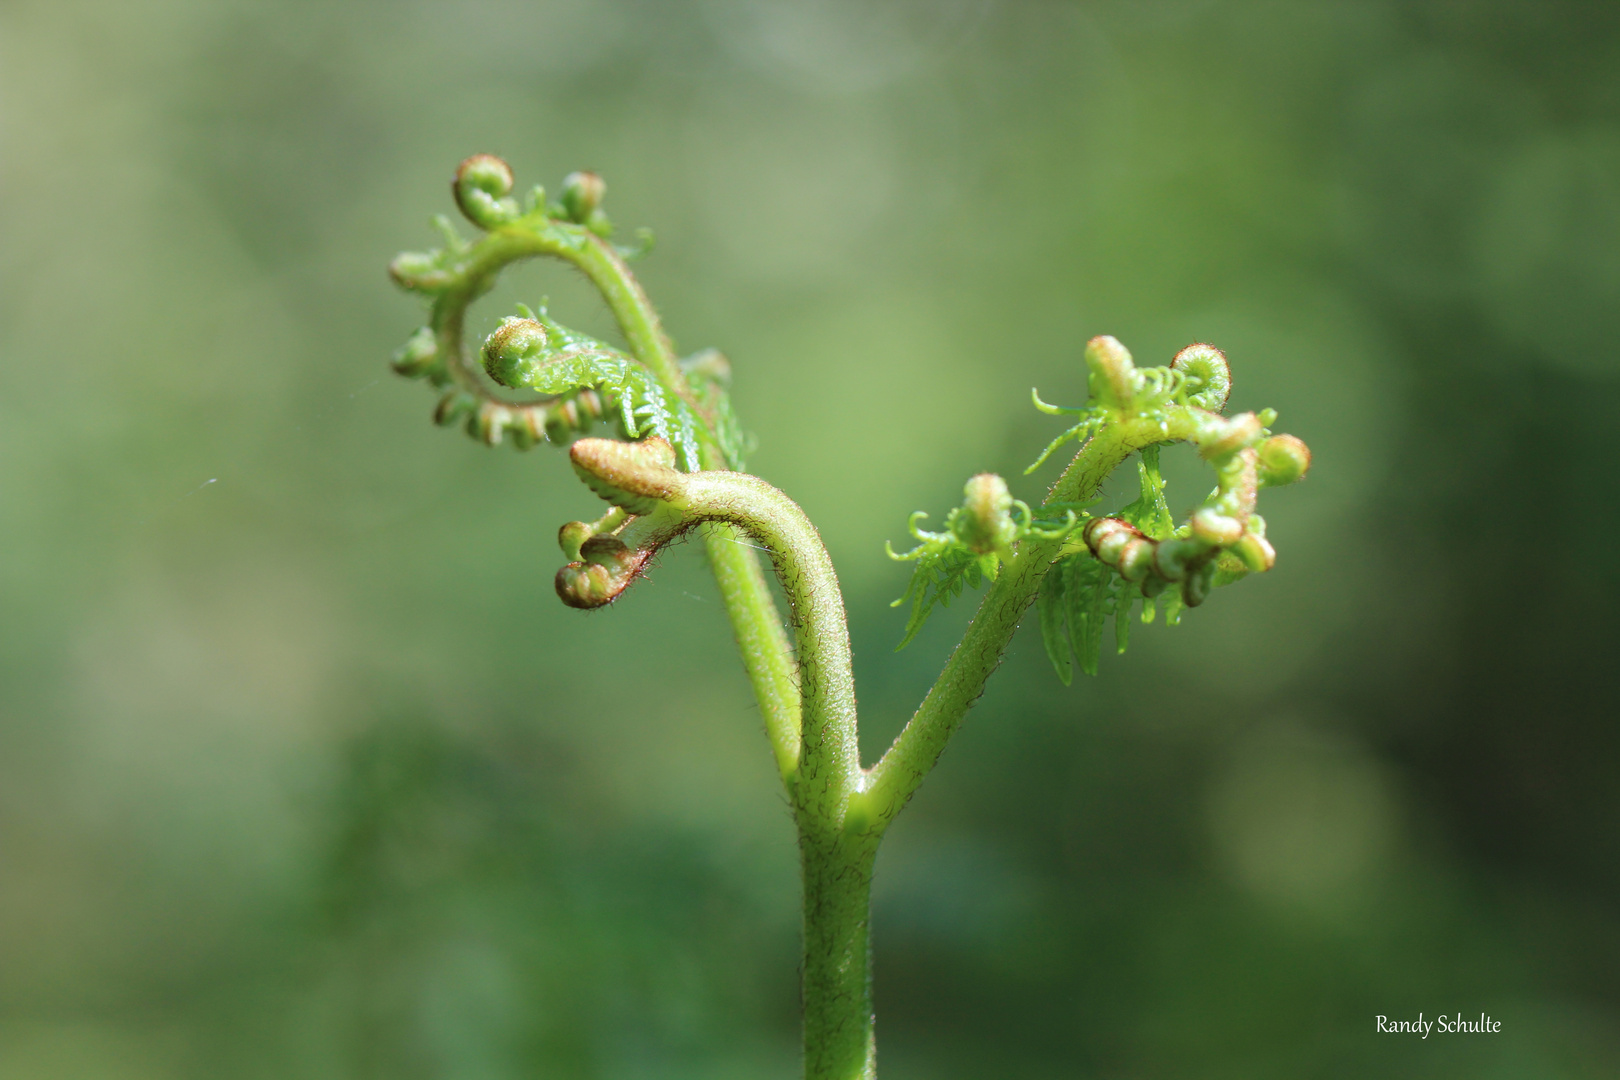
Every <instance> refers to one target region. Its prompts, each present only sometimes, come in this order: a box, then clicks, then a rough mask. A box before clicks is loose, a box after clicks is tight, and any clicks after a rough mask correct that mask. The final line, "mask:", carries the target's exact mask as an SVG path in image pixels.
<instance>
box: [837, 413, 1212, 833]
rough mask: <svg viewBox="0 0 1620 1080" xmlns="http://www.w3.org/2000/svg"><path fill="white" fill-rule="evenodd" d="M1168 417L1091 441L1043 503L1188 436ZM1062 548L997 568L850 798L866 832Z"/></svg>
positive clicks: (916, 781) (985, 670)
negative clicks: (963, 628)
mask: <svg viewBox="0 0 1620 1080" xmlns="http://www.w3.org/2000/svg"><path fill="white" fill-rule="evenodd" d="M1165 412H1166V421H1165V423H1164V425H1163V426H1161V424H1160V423H1159V422H1158V421H1156V420H1146V419H1142V418H1126V419H1122V420H1120V421H1118V422H1117V423H1113V424H1109V425H1108V426H1106V427H1104V428H1103V429H1102V430H1101V431H1100V432H1098V433H1097V434H1096V435H1094V436H1092V438H1091V439H1090V441H1088V442H1087V443H1086V445H1085V446H1084V447H1083V448H1082V449H1081V451H1080V452H1079V453H1078V454H1076V455H1075V457H1074V460H1073V461H1071V462H1070V463H1069V467H1068V468H1067V469H1065V470H1064V471H1063V475H1061V476H1060V477H1058V479H1057V482H1056V483H1055V484H1053V485H1052V490H1051V492H1050V493H1049V494H1048V495H1047V501H1048V502H1085V501H1088V500H1090V499H1091V498H1093V497H1094V496H1095V495H1096V493H1097V492H1098V490H1099V489H1100V488H1101V487H1102V484H1103V481H1104V480H1106V479H1107V478H1108V476H1109V474H1110V473H1112V472H1113V471H1114V469H1115V468H1117V467H1118V466H1119V465H1120V463H1121V462H1123V461H1124V460H1125V459H1126V458H1127V457H1129V456H1130V454H1131V453H1132V452H1133V451H1136V450H1139V449H1141V448H1142V447H1144V446H1151V445H1153V444H1154V443H1159V442H1166V441H1173V440H1178V439H1185V438H1189V437H1190V436H1191V435H1192V433H1193V430H1194V427H1195V424H1196V415H1195V410H1193V409H1191V408H1189V407H1185V406H1175V407H1171V408H1169V409H1167V410H1165ZM1064 543H1066V541H1065V540H1062V539H1057V540H1047V539H1040V538H1034V537H1032V538H1029V539H1026V540H1024V541H1022V542H1021V543H1020V544H1019V550H1018V553H1017V555H1016V556H1015V557H1014V558H1013V559H1012V561H1011V562H1009V563H1007V564H1006V565H1005V566H1003V567H1002V570H1001V573H1000V575H999V576H998V577H997V578H996V582H995V584H994V585H992V586H991V587H990V590H989V592H987V593H986V594H985V597H984V599H983V600H982V601H981V602H980V604H979V609H978V611H977V612H976V613H975V614H974V616H973V621H972V623H970V624H969V625H968V629H967V632H966V633H965V634H964V635H963V637H962V641H961V643H960V644H959V645H957V647H956V649H955V650H954V651H953V652H952V653H951V655H950V658H949V659H948V660H947V661H946V662H945V667H944V669H943V670H942V671H941V672H940V675H939V678H938V679H937V680H936V681H935V683H934V685H933V687H932V688H931V689H929V691H928V696H927V697H925V698H924V699H923V702H922V704H921V705H920V706H918V708H917V711H916V713H915V714H913V715H912V717H911V720H910V721H909V722H908V723H907V724H906V726H905V728H904V729H903V730H902V731H901V732H900V734H899V736H898V737H896V738H895V740H894V744H893V745H892V746H890V747H889V749H888V752H887V753H885V754H884V755H883V757H882V759H880V760H879V761H878V763H877V764H876V765H874V766H873V767H872V768H871V769H870V770H868V772H867V774H866V778H865V789H864V790H863V791H862V792H861V793H860V794H859V795H858V796H857V797H856V800H855V802H856V803H857V804H858V808H857V807H855V806H852V808H851V814H852V816H854V815H856V814H859V815H860V816H862V817H866V818H869V819H870V820H871V822H872V825H871V828H872V829H873V830H874V831H875V832H879V833H881V832H882V830H884V829H885V828H887V827H888V825H889V823H890V822H892V821H893V820H894V818H895V815H897V814H899V813H900V811H901V809H903V808H904V807H905V805H906V803H907V802H908V801H909V800H910V799H911V796H912V795H913V794H915V793H916V791H917V788H918V786H920V785H921V784H922V781H923V778H924V777H926V776H927V775H928V773H929V772H930V771H931V770H932V769H933V767H934V765H935V763H936V762H938V761H939V756H940V754H941V753H943V752H944V750H945V744H946V743H948V742H949V741H950V738H951V736H952V735H953V734H955V733H956V729H957V728H959V727H960V726H961V725H962V720H963V718H964V717H966V716H967V711H968V709H970V708H972V706H973V703H974V702H975V701H977V700H978V699H979V696H980V695H981V694H982V693H983V692H984V685H985V683H986V682H987V681H988V680H989V678H990V676H991V675H992V674H993V673H994V672H995V670H996V668H997V666H999V665H1000V663H1001V657H1002V655H1003V654H1004V653H1005V652H1006V651H1007V644H1008V642H1010V641H1011V640H1012V636H1013V632H1014V631H1015V630H1017V629H1018V622H1019V620H1020V619H1022V618H1023V616H1024V612H1025V611H1027V610H1028V609H1029V605H1030V604H1031V603H1032V602H1033V601H1034V600H1035V595H1036V593H1037V592H1038V591H1039V589H1040V583H1041V579H1042V578H1043V577H1044V576H1045V575H1046V572H1047V571H1048V570H1049V569H1051V566H1052V560H1053V559H1055V558H1056V557H1057V556H1058V553H1059V552H1060V551H1061V550H1062V548H1063V545H1064Z"/></svg>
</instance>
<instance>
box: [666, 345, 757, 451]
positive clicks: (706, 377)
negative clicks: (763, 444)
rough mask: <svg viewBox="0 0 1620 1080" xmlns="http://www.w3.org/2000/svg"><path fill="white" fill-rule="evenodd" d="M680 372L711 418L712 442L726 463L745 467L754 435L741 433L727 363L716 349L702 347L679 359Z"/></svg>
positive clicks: (728, 363)
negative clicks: (698, 350) (718, 448)
mask: <svg viewBox="0 0 1620 1080" xmlns="http://www.w3.org/2000/svg"><path fill="white" fill-rule="evenodd" d="M681 371H682V372H683V373H684V374H685V375H686V382H687V385H689V386H690V387H691V388H692V394H693V396H694V397H696V398H697V400H698V407H699V408H701V409H703V411H704V412H706V413H707V414H708V416H709V419H710V421H711V424H710V428H711V430H713V432H714V441H715V442H717V443H719V444H720V452H721V453H722V454H724V455H725V456H726V464H728V465H729V466H730V467H731V468H733V469H735V470H736V471H738V472H743V471H744V470H745V469H746V467H747V459H748V455H749V454H751V453H753V452H754V437H753V435H752V434H749V433H745V432H744V431H743V429H742V424H741V423H740V422H739V421H738V419H737V413H736V410H734V409H733V408H732V407H731V393H730V390H731V364H730V362H729V361H727V360H726V358H725V357H724V356H723V355H721V353H720V351H719V350H718V349H704V350H703V351H702V352H699V353H695V354H693V355H692V356H689V357H687V358H686V359H684V360H682V361H681Z"/></svg>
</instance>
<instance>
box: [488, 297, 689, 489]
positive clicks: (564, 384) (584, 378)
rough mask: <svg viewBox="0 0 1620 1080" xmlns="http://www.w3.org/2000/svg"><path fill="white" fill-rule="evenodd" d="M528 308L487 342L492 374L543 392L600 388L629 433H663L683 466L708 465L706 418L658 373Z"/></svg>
mask: <svg viewBox="0 0 1620 1080" xmlns="http://www.w3.org/2000/svg"><path fill="white" fill-rule="evenodd" d="M523 311H524V314H523V315H521V316H508V317H507V318H506V319H504V320H502V322H501V325H500V326H499V327H497V328H496V330H495V332H494V333H493V334H490V335H489V337H488V338H487V339H486V340H485V342H484V350H483V356H484V370H485V371H487V372H488V373H489V377H490V378H492V379H494V380H495V381H496V382H498V383H500V384H501V385H502V386H509V387H512V388H513V389H523V390H538V391H539V392H540V393H542V394H569V393H573V392H576V391H584V390H590V391H594V392H595V393H597V394H599V395H601V397H602V399H603V402H604V405H605V408H606V409H607V411H608V413H609V414H617V419H618V421H619V426H620V429H621V433H622V434H623V435H624V437H625V438H627V439H640V438H644V437H646V436H649V435H652V436H657V437H658V438H660V439H664V440H666V441H667V442H668V443H669V444H670V445H671V446H673V447H674V448H675V453H676V455H677V458H678V460H679V462H680V465H681V467H682V468H683V469H685V470H686V471H688V472H692V471H695V470H696V469H698V468H700V467H701V466H700V464H699V453H700V450H701V444H700V441H699V432H701V431H702V430H703V426H704V425H703V420H702V419H701V418H700V417H698V416H697V415H696V414H695V413H694V412H693V411H692V409H691V407H690V406H688V405H687V404H686V402H684V401H682V400H681V399H680V398H678V397H676V396H674V395H673V394H670V393H669V392H667V391H666V390H665V389H664V387H663V386H662V385H661V384H660V383H659V382H658V380H657V379H656V378H655V377H654V376H653V374H652V372H650V371H648V370H647V369H646V368H644V367H642V366H641V365H640V364H638V363H636V362H635V361H634V360H632V359H631V358H630V357H628V356H625V355H624V354H623V353H621V352H619V351H618V350H617V349H614V348H611V347H610V346H608V345H604V344H603V343H602V342H600V341H597V340H596V339H594V338H590V337H586V336H585V335H584V334H580V333H576V332H575V331H572V330H569V329H567V328H566V327H564V326H562V325H560V324H559V323H557V322H556V321H554V320H552V319H550V318H548V317H547V316H546V314H545V312H544V311H541V312H539V313H538V314H537V313H535V312H531V311H529V310H528V309H527V308H524V309H523Z"/></svg>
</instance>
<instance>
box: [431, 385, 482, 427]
mask: <svg viewBox="0 0 1620 1080" xmlns="http://www.w3.org/2000/svg"><path fill="white" fill-rule="evenodd" d="M476 408H478V399H477V398H475V397H473V396H472V395H471V394H469V393H467V392H466V391H464V390H452V391H451V392H450V393H448V394H446V395H444V397H442V398H440V399H439V404H438V407H437V408H435V409H434V410H433V422H434V423H435V424H438V425H439V426H440V427H449V426H450V425H451V424H454V423H456V422H457V421H458V420H460V419H461V418H462V417H464V416H466V415H467V414H469V413H471V412H472V411H473V410H474V409H476Z"/></svg>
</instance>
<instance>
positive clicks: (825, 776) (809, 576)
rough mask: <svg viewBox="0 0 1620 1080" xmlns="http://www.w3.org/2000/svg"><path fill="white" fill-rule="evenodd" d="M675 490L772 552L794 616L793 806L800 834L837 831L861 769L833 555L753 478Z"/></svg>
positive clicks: (703, 479)
mask: <svg viewBox="0 0 1620 1080" xmlns="http://www.w3.org/2000/svg"><path fill="white" fill-rule="evenodd" d="M680 488H681V493H680V506H681V509H682V510H683V512H684V513H685V514H686V515H687V516H689V517H691V518H695V519H697V520H699V521H724V522H727V523H729V524H732V525H735V526H737V527H739V528H741V529H742V530H743V531H744V532H746V533H747V534H748V535H749V536H750V537H752V538H754V539H756V540H758V541H759V542H760V543H761V544H763V545H764V546H765V547H766V548H767V549H768V550H769V551H770V552H771V556H772V559H773V561H774V562H775V564H776V573H777V577H778V579H779V580H780V581H781V582H782V588H783V590H784V591H785V592H786V593H787V597H788V603H789V605H790V607H791V609H792V611H793V629H794V636H795V642H796V645H797V650H798V658H799V680H798V681H799V715H800V722H801V723H800V754H799V768H798V772H797V774H796V777H797V779H796V781H795V783H794V784H793V785H792V795H793V805H794V810H795V814H796V816H797V818H798V821H799V831H800V833H801V835H810V834H813V833H826V834H828V835H831V834H833V833H836V832H837V831H839V830H841V829H842V828H843V824H844V810H845V807H846V806H847V804H848V799H849V796H850V794H851V793H853V792H854V791H855V790H856V788H857V787H858V786H859V783H860V776H861V768H860V746H859V743H858V741H857V739H856V726H855V723H856V722H855V678H854V665H853V663H852V660H851V656H850V649H849V628H848V622H847V620H846V618H845V615H844V598H843V594H842V593H841V592H840V590H839V588H838V575H837V573H836V572H834V570H833V564H832V558H831V557H830V556H828V554H827V549H826V547H825V546H824V545H823V544H822V542H821V535H820V534H819V533H817V532H816V528H815V526H814V525H812V524H811V523H810V519H809V518H808V517H806V516H805V513H804V511H803V510H801V509H799V506H798V504H797V503H795V502H794V501H793V500H792V499H790V498H788V497H787V496H786V495H784V494H782V492H780V491H778V490H777V489H776V488H774V487H772V486H771V485H769V484H767V483H766V482H765V481H763V480H761V479H759V478H758V477H755V476H748V475H746V474H744V473H732V472H697V473H691V474H687V475H684V476H682V477H681V481H680Z"/></svg>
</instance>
